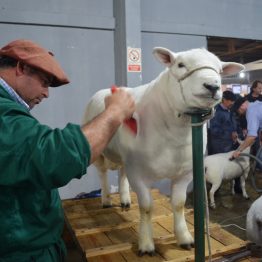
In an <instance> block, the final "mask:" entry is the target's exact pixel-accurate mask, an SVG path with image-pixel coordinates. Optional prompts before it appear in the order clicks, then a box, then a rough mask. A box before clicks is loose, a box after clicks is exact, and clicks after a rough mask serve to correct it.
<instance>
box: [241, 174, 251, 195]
mask: <svg viewBox="0 0 262 262" xmlns="http://www.w3.org/2000/svg"><path fill="white" fill-rule="evenodd" d="M240 186H241V189H242V195H243V197H244V198H245V199H249V196H248V194H247V191H246V181H245V175H242V176H241V177H240Z"/></svg>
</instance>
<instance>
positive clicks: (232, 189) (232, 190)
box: [231, 179, 236, 196]
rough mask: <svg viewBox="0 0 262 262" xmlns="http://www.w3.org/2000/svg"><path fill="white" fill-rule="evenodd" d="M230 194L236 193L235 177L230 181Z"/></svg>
mask: <svg viewBox="0 0 262 262" xmlns="http://www.w3.org/2000/svg"><path fill="white" fill-rule="evenodd" d="M231 194H232V195H233V196H234V195H235V194H236V192H235V179H232V181H231Z"/></svg>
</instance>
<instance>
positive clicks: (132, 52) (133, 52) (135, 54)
mask: <svg viewBox="0 0 262 262" xmlns="http://www.w3.org/2000/svg"><path fill="white" fill-rule="evenodd" d="M127 72H141V48H133V47H128V48H127Z"/></svg>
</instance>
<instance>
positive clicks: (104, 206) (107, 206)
mask: <svg viewBox="0 0 262 262" xmlns="http://www.w3.org/2000/svg"><path fill="white" fill-rule="evenodd" d="M110 207H112V205H108V204H106V205H103V208H110Z"/></svg>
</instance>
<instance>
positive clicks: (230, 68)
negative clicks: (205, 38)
mask: <svg viewBox="0 0 262 262" xmlns="http://www.w3.org/2000/svg"><path fill="white" fill-rule="evenodd" d="M222 69H223V71H222V73H221V75H222V76H227V75H234V74H237V73H239V72H240V71H242V70H244V69H245V67H244V66H243V65H242V64H239V63H234V62H222Z"/></svg>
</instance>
